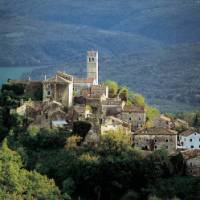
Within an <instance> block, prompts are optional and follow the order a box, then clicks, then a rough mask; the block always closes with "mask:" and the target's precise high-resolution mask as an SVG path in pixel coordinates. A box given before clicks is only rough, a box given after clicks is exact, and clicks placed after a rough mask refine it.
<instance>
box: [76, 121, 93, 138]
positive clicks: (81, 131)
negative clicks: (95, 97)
mask: <svg viewBox="0 0 200 200" xmlns="http://www.w3.org/2000/svg"><path fill="white" fill-rule="evenodd" d="M90 129H91V124H90V123H89V122H86V121H76V122H74V123H73V133H74V134H75V135H79V136H80V137H82V138H83V140H84V139H85V136H86V135H87V133H88V132H89V130H90Z"/></svg>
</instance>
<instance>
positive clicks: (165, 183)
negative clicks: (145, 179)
mask: <svg viewBox="0 0 200 200" xmlns="http://www.w3.org/2000/svg"><path fill="white" fill-rule="evenodd" d="M199 188H200V182H199V179H197V178H193V177H173V178H167V179H160V180H159V181H157V183H156V184H155V185H154V186H149V191H150V193H152V194H155V195H156V196H158V197H160V198H161V199H172V198H174V197H175V196H176V197H178V198H180V199H183V200H190V199H194V200H197V199H199V198H200V191H199Z"/></svg>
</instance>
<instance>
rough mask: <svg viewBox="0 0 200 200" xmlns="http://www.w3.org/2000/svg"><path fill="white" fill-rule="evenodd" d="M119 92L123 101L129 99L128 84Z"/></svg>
mask: <svg viewBox="0 0 200 200" xmlns="http://www.w3.org/2000/svg"><path fill="white" fill-rule="evenodd" d="M118 94H119V97H120V99H121V100H122V101H127V100H128V87H126V86H123V87H120V88H119V92H118Z"/></svg>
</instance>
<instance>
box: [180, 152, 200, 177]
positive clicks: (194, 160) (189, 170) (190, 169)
mask: <svg viewBox="0 0 200 200" xmlns="http://www.w3.org/2000/svg"><path fill="white" fill-rule="evenodd" d="M181 154H182V155H183V158H184V160H185V164H186V174H187V175H189V176H195V177H200V150H199V149H192V150H186V151H181Z"/></svg>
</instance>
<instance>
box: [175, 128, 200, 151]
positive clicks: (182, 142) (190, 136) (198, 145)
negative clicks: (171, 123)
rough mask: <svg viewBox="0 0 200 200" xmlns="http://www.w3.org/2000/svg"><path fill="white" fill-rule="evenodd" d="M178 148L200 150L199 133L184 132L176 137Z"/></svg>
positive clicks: (192, 131)
mask: <svg viewBox="0 0 200 200" xmlns="http://www.w3.org/2000/svg"><path fill="white" fill-rule="evenodd" d="M178 148H181V149H200V133H197V132H196V131H194V130H186V131H183V132H182V133H180V134H179V136H178Z"/></svg>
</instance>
